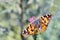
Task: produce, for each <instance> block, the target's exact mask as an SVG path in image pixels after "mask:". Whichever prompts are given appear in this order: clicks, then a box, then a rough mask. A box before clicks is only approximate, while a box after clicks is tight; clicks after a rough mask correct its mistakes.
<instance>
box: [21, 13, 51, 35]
mask: <svg viewBox="0 0 60 40" xmlns="http://www.w3.org/2000/svg"><path fill="white" fill-rule="evenodd" d="M33 18H34V17H33ZM33 18H32V19H31V18H30V19H29V21H30V22H31V23H30V24H29V25H28V26H27V28H26V29H25V30H24V31H23V32H22V34H26V35H35V34H36V33H37V32H40V33H42V32H44V31H46V29H47V26H48V24H49V22H50V19H51V18H52V15H51V14H46V15H43V16H41V17H39V18H38V19H37V20H35V21H34V20H33Z"/></svg>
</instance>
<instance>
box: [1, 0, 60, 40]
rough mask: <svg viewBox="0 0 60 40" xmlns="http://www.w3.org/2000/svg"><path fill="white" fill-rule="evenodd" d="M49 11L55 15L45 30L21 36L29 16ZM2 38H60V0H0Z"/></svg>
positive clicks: (2, 39)
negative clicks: (25, 36)
mask: <svg viewBox="0 0 60 40" xmlns="http://www.w3.org/2000/svg"><path fill="white" fill-rule="evenodd" d="M48 13H50V14H52V15H53V17H52V19H51V21H50V23H49V25H48V27H47V30H46V31H45V32H43V33H42V34H37V35H35V36H32V35H31V36H29V37H27V38H24V37H22V36H21V32H22V30H23V29H24V28H26V27H27V25H28V24H29V22H28V21H27V19H28V18H29V17H32V16H37V17H39V16H41V15H42V14H48ZM0 40H60V0H0Z"/></svg>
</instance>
